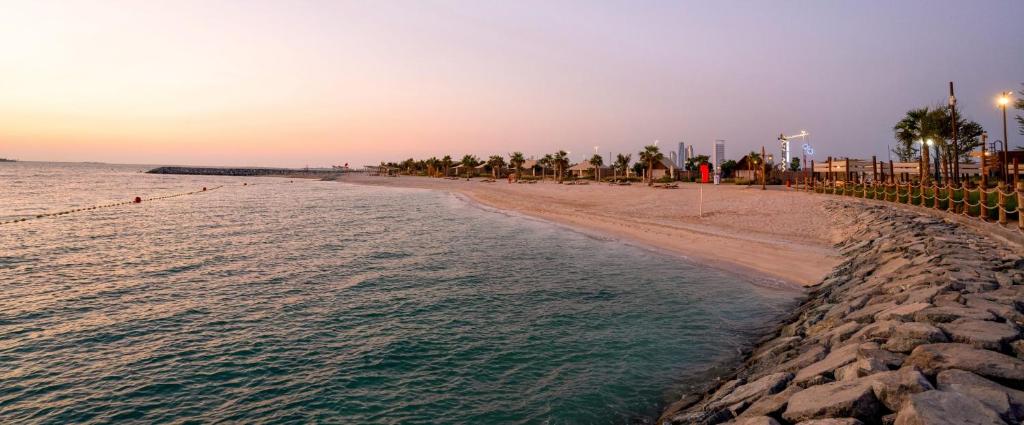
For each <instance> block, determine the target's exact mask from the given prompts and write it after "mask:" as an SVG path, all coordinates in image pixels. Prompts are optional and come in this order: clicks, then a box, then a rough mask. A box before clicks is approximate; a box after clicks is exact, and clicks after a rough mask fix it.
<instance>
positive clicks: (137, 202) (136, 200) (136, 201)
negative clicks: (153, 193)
mask: <svg viewBox="0 0 1024 425" xmlns="http://www.w3.org/2000/svg"><path fill="white" fill-rule="evenodd" d="M132 202H134V203H136V204H141V203H142V198H140V197H138V196H136V197H135V200H134V201H132Z"/></svg>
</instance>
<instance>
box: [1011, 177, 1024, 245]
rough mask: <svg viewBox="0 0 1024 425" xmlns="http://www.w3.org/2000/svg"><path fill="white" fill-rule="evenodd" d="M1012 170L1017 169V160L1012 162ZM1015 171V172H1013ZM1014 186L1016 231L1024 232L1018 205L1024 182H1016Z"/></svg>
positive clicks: (1023, 215)
mask: <svg viewBox="0 0 1024 425" xmlns="http://www.w3.org/2000/svg"><path fill="white" fill-rule="evenodd" d="M1013 168H1015V169H1016V168H1017V160H1014V164H1013ZM1014 171H1016V170H1014ZM1015 178H1016V176H1015ZM1013 186H1014V190H1013V191H1014V192H1016V193H1017V229H1020V230H1021V231H1024V213H1021V208H1020V205H1021V204H1020V203H1021V201H1022V198H1024V196H1021V191H1022V189H1024V182H1019V181H1018V182H1017V183H1016V184H1014V185H1013Z"/></svg>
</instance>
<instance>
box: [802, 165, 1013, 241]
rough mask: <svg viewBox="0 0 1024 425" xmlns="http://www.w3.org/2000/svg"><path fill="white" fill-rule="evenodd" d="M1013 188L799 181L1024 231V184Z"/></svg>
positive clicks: (811, 188) (809, 187) (817, 189)
mask: <svg viewBox="0 0 1024 425" xmlns="http://www.w3.org/2000/svg"><path fill="white" fill-rule="evenodd" d="M1013 186H1014V188H1010V187H1009V186H1008V185H1007V184H1006V183H1003V182H999V184H998V185H997V186H996V187H994V188H990V189H986V188H985V185H980V186H974V187H970V186H969V184H968V183H964V182H961V183H960V184H958V185H953V184H950V183H946V184H945V185H939V184H936V183H934V182H932V183H930V184H928V183H920V182H917V183H915V182H905V183H904V182H900V181H897V180H896V179H890V180H889V181H881V180H879V181H867V180H860V181H857V180H850V181H841V180H830V181H829V180H826V181H819V180H817V179H814V178H812V177H810V176H808V175H807V174H804V175H803V176H802V178H801V179H799V180H798V182H797V184H796V189H797V190H803V191H807V192H814V193H827V194H833V195H840V196H851V197H856V198H864V199H876V200H880V201H888V202H895V203H900V204H907V205H917V206H921V207H925V208H932V209H936V210H941V211H946V212H948V213H950V214H960V215H964V216H968V217H976V218H978V219H980V220H982V221H986V222H997V223H999V224H1001V225H1005V224H1007V223H1008V222H1010V221H1015V222H1016V223H1017V226H1016V227H1017V229H1018V230H1020V231H1021V232H1024V214H1021V205H1022V204H1024V182H1019V181H1017V179H1014V183H1013Z"/></svg>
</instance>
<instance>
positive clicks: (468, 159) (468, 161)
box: [460, 155, 479, 179]
mask: <svg viewBox="0 0 1024 425" xmlns="http://www.w3.org/2000/svg"><path fill="white" fill-rule="evenodd" d="M460 163H461V164H462V166H463V167H465V168H466V178H467V179H468V178H469V176H470V173H471V172H472V171H473V167H476V166H477V164H479V160H477V159H476V157H475V156H473V155H464V156H463V157H462V161H460Z"/></svg>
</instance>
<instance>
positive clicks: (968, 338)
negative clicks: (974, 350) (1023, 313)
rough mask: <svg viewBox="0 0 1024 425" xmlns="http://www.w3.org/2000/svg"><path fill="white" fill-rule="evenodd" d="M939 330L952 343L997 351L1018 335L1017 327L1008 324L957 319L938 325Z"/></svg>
mask: <svg viewBox="0 0 1024 425" xmlns="http://www.w3.org/2000/svg"><path fill="white" fill-rule="evenodd" d="M939 328H942V330H943V331H945V332H946V333H947V334H948V335H949V338H950V339H952V340H953V342H962V343H964V344H970V345H973V346H975V347H978V348H984V349H988V350H999V349H1000V348H1002V347H1003V344H1004V343H1007V342H1010V341H1012V340H1014V339H1016V338H1017V336H1019V335H1020V332H1018V331H1017V327H1016V326H1014V325H1012V324H1010V323H998V322H990V321H987V320H977V319H959V320H955V321H953V323H943V324H940V325H939Z"/></svg>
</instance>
